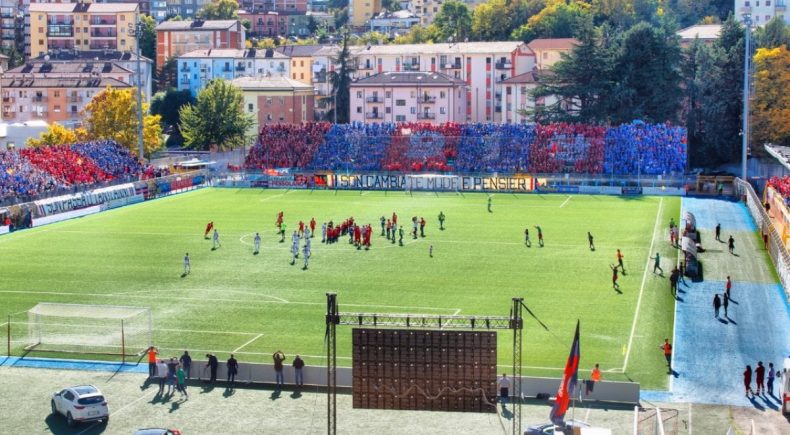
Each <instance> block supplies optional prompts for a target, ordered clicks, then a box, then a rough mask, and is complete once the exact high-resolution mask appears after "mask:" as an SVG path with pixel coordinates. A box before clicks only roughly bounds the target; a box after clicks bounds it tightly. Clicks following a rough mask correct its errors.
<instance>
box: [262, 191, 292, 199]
mask: <svg viewBox="0 0 790 435" xmlns="http://www.w3.org/2000/svg"><path fill="white" fill-rule="evenodd" d="M291 192H293V190H286V191H285V192H283V193H278V194H277V195H272V196H267V197H266V198H261V200H260V201H261V202H266V201H269V200H272V199H275V198H279V197H281V196H285V195H288V194H289V193H291Z"/></svg>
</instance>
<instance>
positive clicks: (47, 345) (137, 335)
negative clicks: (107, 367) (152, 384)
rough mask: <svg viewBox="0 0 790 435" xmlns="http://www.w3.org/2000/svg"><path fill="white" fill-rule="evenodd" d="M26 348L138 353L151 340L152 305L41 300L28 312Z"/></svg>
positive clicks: (86, 352)
mask: <svg viewBox="0 0 790 435" xmlns="http://www.w3.org/2000/svg"><path fill="white" fill-rule="evenodd" d="M27 324H28V337H27V345H26V346H25V350H28V351H31V350H35V351H44V352H67V353H80V354H106V355H121V356H123V357H125V356H126V355H138V354H140V353H141V352H143V351H145V350H146V349H147V348H148V347H149V346H150V345H151V343H152V330H153V324H152V318H151V309H150V308H146V307H124V306H113V305H82V304H57V303H46V302H42V303H39V304H37V305H36V306H35V307H33V308H32V309H30V310H29V311H28V312H27Z"/></svg>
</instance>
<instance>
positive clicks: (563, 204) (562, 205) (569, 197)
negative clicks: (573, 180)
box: [560, 195, 571, 208]
mask: <svg viewBox="0 0 790 435" xmlns="http://www.w3.org/2000/svg"><path fill="white" fill-rule="evenodd" d="M570 200H571V196H570V195H568V199H566V200H565V201H563V203H562V204H560V208H563V207H565V204H567V203H568V201H570Z"/></svg>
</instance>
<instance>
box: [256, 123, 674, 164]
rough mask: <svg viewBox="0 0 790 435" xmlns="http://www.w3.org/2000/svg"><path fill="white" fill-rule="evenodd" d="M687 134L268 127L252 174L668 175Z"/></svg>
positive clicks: (650, 129) (560, 127)
mask: <svg viewBox="0 0 790 435" xmlns="http://www.w3.org/2000/svg"><path fill="white" fill-rule="evenodd" d="M686 159H687V148H686V130H685V129H684V128H682V127H675V126H671V125H667V124H645V123H644V122H641V121H634V122H633V123H631V124H624V125H621V126H616V127H603V126H592V125H582V124H565V123H556V124H547V125H518V124H455V123H448V124H438V125H437V124H428V123H402V124H392V123H384V124H364V123H354V124H347V125H332V126H330V125H329V124H320V123H319V124H316V123H307V124H302V125H296V126H266V127H264V128H263V129H262V130H261V134H260V135H259V137H258V143H257V144H256V145H255V147H253V148H252V149H251V150H250V154H249V155H248V156H247V163H246V167H247V168H248V169H268V168H282V167H288V168H295V169H312V170H331V171H357V172H358V171H396V172H446V171H453V172H461V173H472V172H480V173H485V172H505V173H513V172H529V173H534V174H558V173H560V174H565V173H570V174H574V173H575V174H593V175H594V174H614V175H619V176H629V175H637V174H644V175H659V174H663V175H670V174H680V173H683V172H684V170H685V167H686Z"/></svg>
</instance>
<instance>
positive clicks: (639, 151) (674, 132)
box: [604, 121, 687, 175]
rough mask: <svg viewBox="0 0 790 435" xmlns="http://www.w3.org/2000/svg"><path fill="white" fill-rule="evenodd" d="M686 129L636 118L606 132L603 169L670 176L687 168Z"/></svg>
mask: <svg viewBox="0 0 790 435" xmlns="http://www.w3.org/2000/svg"><path fill="white" fill-rule="evenodd" d="M686 145H687V142H686V130H685V129H684V128H682V127H673V126H671V125H668V124H645V123H644V122H641V121H634V122H633V123H631V124H623V125H621V126H619V127H611V128H609V129H608V130H607V132H606V146H605V155H604V172H605V173H607V174H612V173H613V174H615V175H634V174H647V175H669V174H680V173H683V172H684V171H685V169H686V156H687V154H686Z"/></svg>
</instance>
